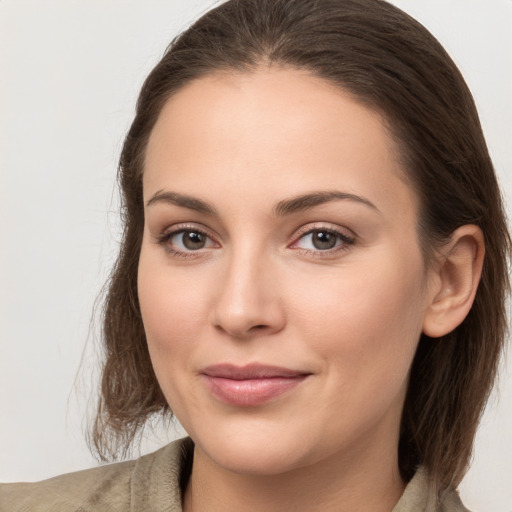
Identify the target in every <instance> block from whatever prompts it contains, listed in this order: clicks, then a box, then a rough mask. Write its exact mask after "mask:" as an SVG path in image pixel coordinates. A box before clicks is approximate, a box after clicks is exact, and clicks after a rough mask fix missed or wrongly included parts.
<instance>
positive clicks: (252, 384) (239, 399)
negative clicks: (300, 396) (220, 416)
mask: <svg viewBox="0 0 512 512" xmlns="http://www.w3.org/2000/svg"><path fill="white" fill-rule="evenodd" d="M200 374H201V376H202V378H203V381H204V383H205V385H206V387H207V389H208V391H209V392H210V393H211V394H212V395H213V396H214V397H215V398H216V399H217V400H219V401H221V402H223V403H225V404H228V405H234V406H238V407H252V406H257V405H262V404H264V403H266V402H268V401H270V400H272V399H273V398H276V397H278V396H280V395H282V394H283V393H285V392H287V391H289V390H291V389H293V388H294V387H296V386H298V385H299V384H300V383H301V382H303V381H304V380H305V379H306V378H307V377H308V376H309V375H311V374H310V373H305V372H300V371H296V370H291V369H289V368H281V367H277V366H266V365H260V364H251V365H247V366H244V367H238V366H233V365H229V364H221V365H215V366H209V367H207V368H204V369H203V370H202V371H201V372H200Z"/></svg>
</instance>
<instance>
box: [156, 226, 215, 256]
mask: <svg viewBox="0 0 512 512" xmlns="http://www.w3.org/2000/svg"><path fill="white" fill-rule="evenodd" d="M158 243H159V244H161V245H163V246H165V248H166V249H167V250H168V251H169V252H171V253H174V254H177V255H181V254H190V253H192V252H196V251H200V250H201V249H209V248H212V247H218V244H217V243H216V242H214V241H213V240H212V239H211V238H210V237H209V236H208V235H207V234H206V233H204V232H203V231H201V230H199V229H184V228H181V229H176V230H174V231H170V232H167V233H165V234H163V235H162V236H161V237H160V238H159V239H158Z"/></svg>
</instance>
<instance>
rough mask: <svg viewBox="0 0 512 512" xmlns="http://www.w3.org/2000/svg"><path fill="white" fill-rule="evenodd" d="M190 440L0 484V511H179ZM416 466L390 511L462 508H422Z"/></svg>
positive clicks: (446, 501)
mask: <svg viewBox="0 0 512 512" xmlns="http://www.w3.org/2000/svg"><path fill="white" fill-rule="evenodd" d="M192 453H193V444H192V442H191V440H190V439H188V438H187V439H180V440H178V441H175V442H173V443H171V444H169V445H167V446H165V447H163V448H161V449H160V450H158V451H156V452H154V453H150V454H149V455H145V456H143V457H140V458H139V459H137V460H133V461H128V462H120V463H117V464H110V465H107V466H100V467H98V468H94V469H87V470H85V471H78V472H75V473H69V474H66V475H61V476H58V477H56V478H51V479H49V480H44V481H42V482H36V483H14V484H2V485H0V512H182V508H181V488H182V487H183V485H182V482H181V479H182V478H187V475H186V472H187V471H186V468H187V467H190V464H191V459H192ZM427 502H428V491H427V485H426V477H425V474H424V471H422V470H421V469H420V470H419V471H418V472H417V473H416V475H415V476H414V478H413V479H412V480H411V481H410V482H409V484H408V485H407V487H406V489H405V492H404V494H403V495H402V497H401V498H400V500H399V502H398V503H397V504H396V506H395V508H394V509H393V512H468V511H467V509H466V508H465V507H464V506H463V505H462V503H461V502H460V499H459V496H458V494H457V493H456V492H455V491H450V492H447V493H445V495H444V496H443V498H442V502H441V503H438V504H437V505H434V506H430V507H429V506H427Z"/></svg>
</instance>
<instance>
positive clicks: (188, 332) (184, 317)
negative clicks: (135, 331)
mask: <svg viewBox="0 0 512 512" xmlns="http://www.w3.org/2000/svg"><path fill="white" fill-rule="evenodd" d="M155 252H156V251H152V250H145V249H144V248H143V250H142V252H141V257H140V263H139V272H138V295H139V302H140V308H141V313H142V319H143V323H144V329H145V332H146V338H147V341H148V346H149V351H150V355H151V358H152V361H153V365H154V367H155V371H156V372H157V375H158V374H159V373H160V371H161V368H162V369H163V368H169V367H170V366H171V365H176V366H178V365H179V364H183V361H182V360H181V357H184V356H185V355H186V354H188V353H190V352H191V351H193V350H194V342H193V340H195V339H199V338H200V332H201V331H202V330H203V329H205V326H206V324H207V322H206V319H207V318H206V317H207V312H206V309H207V308H206V303H207V295H206V294H207V286H206V282H205V280H204V279H202V278H201V276H198V275H195V276H194V279H193V280H191V279H190V275H187V274H186V273H184V272H180V270H179V269H176V268H171V267H170V266H169V265H167V264H165V258H166V255H165V253H164V256H162V255H161V254H154V253H155ZM160 252H162V253H163V251H160ZM200 298H202V299H203V300H200ZM185 363H186V361H185ZM169 373H170V372H169ZM158 376H159V375H158Z"/></svg>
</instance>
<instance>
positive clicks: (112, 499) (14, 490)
mask: <svg viewBox="0 0 512 512" xmlns="http://www.w3.org/2000/svg"><path fill="white" fill-rule="evenodd" d="M190 456H191V443H190V441H189V440H178V441H175V442H173V443H171V444H169V445H167V446H165V447H163V448H161V449H160V450H158V451H156V452H154V453H150V454H148V455H145V456H143V457H140V458H139V459H137V460H132V461H126V462H120V463H117V464H109V465H106V466H100V467H97V468H93V469H88V470H85V471H77V472H75V473H69V474H65V475H61V476H58V477H55V478H50V479H49V480H44V481H41V482H34V483H12V484H2V485H0V512H29V511H30V512H50V511H51V512H71V511H73V512H102V511H105V512H106V511H108V512H118V511H119V512H121V511H122V512H125V511H127V510H148V509H149V510H153V509H155V510H158V509H159V508H160V506H159V503H167V506H168V504H169V503H175V505H176V508H174V509H172V508H171V509H168V510H176V511H178V510H180V509H181V506H180V503H181V492H180V478H181V471H182V468H183V466H184V461H185V459H186V458H190ZM177 507H179V508H177Z"/></svg>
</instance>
